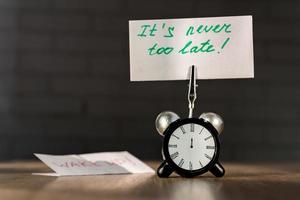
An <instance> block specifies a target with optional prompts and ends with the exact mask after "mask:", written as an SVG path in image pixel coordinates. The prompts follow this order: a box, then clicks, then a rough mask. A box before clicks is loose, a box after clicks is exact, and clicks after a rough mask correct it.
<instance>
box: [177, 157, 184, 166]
mask: <svg viewBox="0 0 300 200" xmlns="http://www.w3.org/2000/svg"><path fill="white" fill-rule="evenodd" d="M183 163H184V159H183V158H182V159H181V160H180V162H179V163H178V166H179V167H182V165H183Z"/></svg>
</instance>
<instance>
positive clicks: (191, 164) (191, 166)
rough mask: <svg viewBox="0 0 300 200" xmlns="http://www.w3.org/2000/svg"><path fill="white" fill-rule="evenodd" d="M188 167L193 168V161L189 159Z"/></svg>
mask: <svg viewBox="0 0 300 200" xmlns="http://www.w3.org/2000/svg"><path fill="white" fill-rule="evenodd" d="M189 168H190V170H193V163H192V162H191V161H190V163H189Z"/></svg>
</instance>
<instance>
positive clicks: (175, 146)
mask: <svg viewBox="0 0 300 200" xmlns="http://www.w3.org/2000/svg"><path fill="white" fill-rule="evenodd" d="M169 147H170V148H177V144H169Z"/></svg>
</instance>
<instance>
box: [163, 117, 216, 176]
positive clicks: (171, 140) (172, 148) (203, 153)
mask: <svg viewBox="0 0 300 200" xmlns="http://www.w3.org/2000/svg"><path fill="white" fill-rule="evenodd" d="M219 152H220V142H219V138H218V132H217V130H216V129H215V128H214V127H213V126H212V125H211V124H210V123H209V122H206V121H204V120H203V119H198V118H186V119H178V120H176V121H175V122H173V123H171V124H170V125H169V127H168V128H167V129H166V130H165V132H164V141H163V155H164V158H165V161H166V162H167V164H168V165H169V167H170V168H172V169H173V170H174V171H175V172H176V173H178V174H179V175H181V176H185V177H193V176H197V175H200V174H203V173H205V172H207V171H209V170H210V169H211V168H212V167H213V166H214V165H215V164H216V162H217V161H218V157H219Z"/></svg>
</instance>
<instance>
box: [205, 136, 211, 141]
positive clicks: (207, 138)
mask: <svg viewBox="0 0 300 200" xmlns="http://www.w3.org/2000/svg"><path fill="white" fill-rule="evenodd" d="M211 137H212V136H211V135H210V136H208V137H207V138H204V140H208V139H209V138H211Z"/></svg>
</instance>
